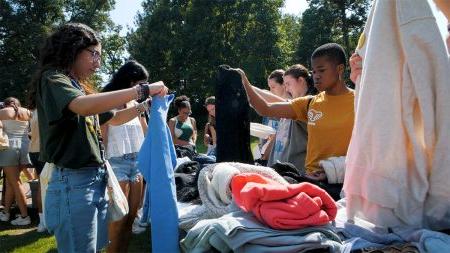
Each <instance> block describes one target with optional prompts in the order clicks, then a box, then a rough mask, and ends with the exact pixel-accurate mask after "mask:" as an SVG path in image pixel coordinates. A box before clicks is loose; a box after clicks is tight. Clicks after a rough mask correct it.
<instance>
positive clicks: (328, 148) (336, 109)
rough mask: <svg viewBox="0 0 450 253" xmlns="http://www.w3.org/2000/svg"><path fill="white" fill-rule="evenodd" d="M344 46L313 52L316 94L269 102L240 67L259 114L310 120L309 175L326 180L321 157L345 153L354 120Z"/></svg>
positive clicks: (243, 79) (352, 95)
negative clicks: (346, 78) (256, 90)
mask: <svg viewBox="0 0 450 253" xmlns="http://www.w3.org/2000/svg"><path fill="white" fill-rule="evenodd" d="M346 61H347V60H346V55H345V51H344V49H343V48H342V47H341V46H340V45H338V44H336V43H328V44H324V45H322V46H320V47H318V48H317V49H316V50H315V51H314V52H313V54H312V56H311V65H312V70H313V79H314V86H315V87H316V88H317V89H318V90H319V92H320V93H319V94H317V95H315V96H306V97H299V98H296V99H293V100H291V101H288V102H276V103H268V102H266V101H265V100H264V99H262V97H261V96H260V95H259V94H258V93H257V92H255V91H254V89H252V88H251V84H250V82H249V81H248V79H247V77H246V75H245V73H244V71H242V70H239V72H240V73H241V76H242V83H243V86H244V88H245V90H246V92H247V96H248V99H249V101H250V104H251V105H252V106H253V108H254V109H255V110H256V111H257V112H258V114H260V115H262V116H267V117H279V118H291V119H296V120H300V121H304V122H307V124H308V143H307V154H306V161H305V167H306V173H307V176H308V177H309V178H310V179H313V180H319V181H324V180H326V175H325V172H324V170H323V169H322V168H321V167H320V166H319V165H318V163H319V161H320V160H323V159H327V158H329V157H334V156H345V155H346V153H347V148H348V145H349V143H350V137H351V133H352V130H353V122H354V91H353V90H352V89H350V88H348V87H347V85H346V84H345V81H344V78H343V75H344V71H345V66H346Z"/></svg>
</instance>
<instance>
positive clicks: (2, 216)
mask: <svg viewBox="0 0 450 253" xmlns="http://www.w3.org/2000/svg"><path fill="white" fill-rule="evenodd" d="M0 221H9V213H5V212H4V211H1V212H0Z"/></svg>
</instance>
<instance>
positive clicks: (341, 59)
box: [311, 43, 347, 66]
mask: <svg viewBox="0 0 450 253" xmlns="http://www.w3.org/2000/svg"><path fill="white" fill-rule="evenodd" d="M322 56H327V57H328V58H329V59H330V60H331V61H333V62H334V63H335V64H337V65H340V64H344V66H346V63H347V56H346V53H345V50H344V48H343V47H342V46H341V45H339V44H337V43H327V44H324V45H322V46H320V47H318V48H316V50H314V52H313V53H312V55H311V60H314V59H315V58H318V57H322Z"/></svg>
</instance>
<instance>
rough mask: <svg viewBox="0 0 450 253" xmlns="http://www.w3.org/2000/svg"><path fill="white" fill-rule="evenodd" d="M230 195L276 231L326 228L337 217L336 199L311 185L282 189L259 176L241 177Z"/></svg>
mask: <svg viewBox="0 0 450 253" xmlns="http://www.w3.org/2000/svg"><path fill="white" fill-rule="evenodd" d="M231 191H232V194H233V199H234V201H235V202H236V204H237V205H238V206H239V207H240V208H241V209H243V210H244V211H246V212H253V214H254V215H255V216H256V217H257V218H258V220H259V221H261V222H262V223H265V224H267V225H268V226H269V227H271V228H274V229H298V228H304V227H309V226H317V225H324V224H326V223H328V222H330V221H332V220H334V218H336V214H337V206H336V203H335V202H334V200H333V198H331V196H330V195H328V193H327V192H326V191H325V190H323V189H322V188H320V187H318V186H316V185H313V184H310V183H299V184H290V185H282V184H280V183H278V182H275V181H273V180H271V179H268V178H265V177H264V176H261V175H259V174H255V173H242V174H239V175H236V176H234V177H233V179H232V181H231Z"/></svg>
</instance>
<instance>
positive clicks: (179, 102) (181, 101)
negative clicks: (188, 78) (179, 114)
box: [173, 95, 191, 110]
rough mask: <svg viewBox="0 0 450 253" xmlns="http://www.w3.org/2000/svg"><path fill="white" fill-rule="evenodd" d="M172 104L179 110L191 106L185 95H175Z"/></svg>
mask: <svg viewBox="0 0 450 253" xmlns="http://www.w3.org/2000/svg"><path fill="white" fill-rule="evenodd" d="M173 104H174V105H175V108H176V109H177V110H180V109H183V108H191V103H189V98H188V97H187V96H185V95H182V96H179V97H176V98H175V100H174V102H173Z"/></svg>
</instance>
